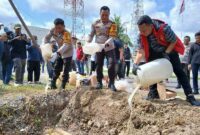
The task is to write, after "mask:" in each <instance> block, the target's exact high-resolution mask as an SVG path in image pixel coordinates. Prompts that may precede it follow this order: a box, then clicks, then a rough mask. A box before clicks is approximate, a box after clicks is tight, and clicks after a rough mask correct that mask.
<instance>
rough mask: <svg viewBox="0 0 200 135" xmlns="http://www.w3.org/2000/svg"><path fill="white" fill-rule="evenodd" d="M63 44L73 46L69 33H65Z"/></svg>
mask: <svg viewBox="0 0 200 135" xmlns="http://www.w3.org/2000/svg"><path fill="white" fill-rule="evenodd" d="M63 42H64V43H66V44H71V34H70V33H69V32H68V31H65V32H64V34H63Z"/></svg>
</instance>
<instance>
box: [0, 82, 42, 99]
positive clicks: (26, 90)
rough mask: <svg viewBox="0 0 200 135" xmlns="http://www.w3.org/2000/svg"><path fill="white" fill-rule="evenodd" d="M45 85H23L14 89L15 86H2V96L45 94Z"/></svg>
mask: <svg viewBox="0 0 200 135" xmlns="http://www.w3.org/2000/svg"><path fill="white" fill-rule="evenodd" d="M44 87H45V85H43V84H42V85H36V84H35V85H23V86H19V87H14V86H13V85H0V96H4V95H10V94H12V95H21V94H23V95H25V96H28V95H34V94H40V93H44Z"/></svg>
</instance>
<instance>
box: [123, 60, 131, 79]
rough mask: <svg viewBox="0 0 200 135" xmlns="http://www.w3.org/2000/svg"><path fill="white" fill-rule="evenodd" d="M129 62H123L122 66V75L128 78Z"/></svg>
mask: <svg viewBox="0 0 200 135" xmlns="http://www.w3.org/2000/svg"><path fill="white" fill-rule="evenodd" d="M130 63H131V62H130V61H125V65H124V75H125V74H126V76H127V77H128V76H129V71H130Z"/></svg>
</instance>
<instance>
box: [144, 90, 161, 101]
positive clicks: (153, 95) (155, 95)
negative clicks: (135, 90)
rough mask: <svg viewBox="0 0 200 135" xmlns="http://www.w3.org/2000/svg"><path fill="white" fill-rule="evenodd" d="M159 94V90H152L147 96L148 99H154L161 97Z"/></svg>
mask: <svg viewBox="0 0 200 135" xmlns="http://www.w3.org/2000/svg"><path fill="white" fill-rule="evenodd" d="M159 98H160V97H159V95H158V92H157V90H150V91H149V93H148V96H147V97H146V100H154V99H159Z"/></svg>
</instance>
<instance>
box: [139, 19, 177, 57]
mask: <svg viewBox="0 0 200 135" xmlns="http://www.w3.org/2000/svg"><path fill="white" fill-rule="evenodd" d="M162 24H163V23H162V22H161V21H158V20H153V25H154V27H155V29H156V30H159V28H160V27H161V25H162ZM164 34H165V39H166V41H167V42H168V43H174V42H176V35H175V33H174V31H173V30H172V29H171V27H170V26H169V25H166V26H165V27H164ZM147 40H148V43H149V52H150V56H151V55H154V54H160V55H162V53H164V52H165V50H166V47H165V46H163V45H160V44H159V43H158V41H157V38H156V37H155V36H154V35H153V34H151V35H149V36H148V37H147ZM138 46H139V49H143V45H142V44H141V39H140V36H139V38H138Z"/></svg>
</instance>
